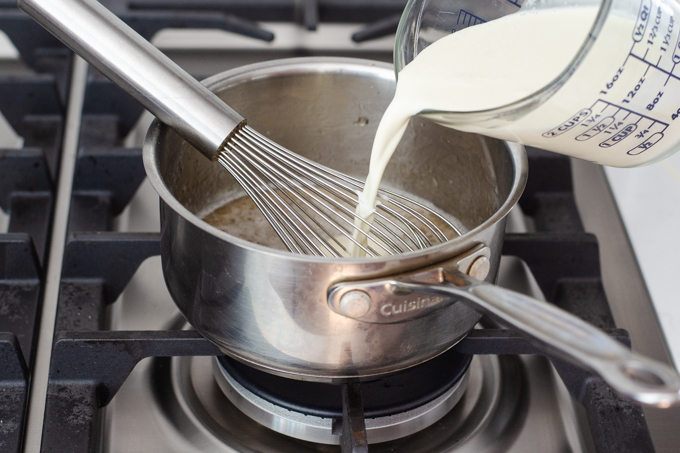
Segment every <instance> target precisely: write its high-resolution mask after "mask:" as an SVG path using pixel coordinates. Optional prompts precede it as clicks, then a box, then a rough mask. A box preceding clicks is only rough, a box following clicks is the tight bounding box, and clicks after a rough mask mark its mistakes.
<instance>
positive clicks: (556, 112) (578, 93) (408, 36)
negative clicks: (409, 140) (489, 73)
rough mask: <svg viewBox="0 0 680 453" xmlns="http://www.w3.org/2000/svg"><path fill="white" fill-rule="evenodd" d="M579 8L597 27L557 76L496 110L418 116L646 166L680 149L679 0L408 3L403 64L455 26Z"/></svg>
mask: <svg viewBox="0 0 680 453" xmlns="http://www.w3.org/2000/svg"><path fill="white" fill-rule="evenodd" d="M575 7H591V8H593V13H594V14H593V15H592V24H591V25H590V29H589V32H588V33H584V34H583V35H582V36H578V35H575V36H573V37H572V39H574V40H578V42H581V43H582V44H581V47H580V49H579V50H578V52H577V53H576V55H575V56H574V57H573V59H572V60H571V62H570V63H569V64H568V65H566V67H564V68H563V70H562V72H561V73H560V74H559V75H558V76H557V77H556V78H555V79H554V80H552V82H550V83H549V84H547V85H546V86H544V87H542V88H541V89H539V90H537V91H536V92H534V93H532V94H531V95H529V96H527V97H525V98H523V99H519V100H517V101H515V102H512V103H510V104H507V105H502V106H500V107H497V108H491V109H487V110H477V111H436V110H426V111H422V112H421V113H420V115H421V116H425V117H427V118H430V119H432V120H434V121H435V122H438V123H440V124H443V125H445V126H448V127H452V128H455V129H459V130H463V131H469V132H476V133H480V134H483V135H488V136H491V137H496V138H501V139H504V140H510V141H515V142H520V143H523V144H526V145H532V146H536V147H539V148H543V149H546V150H549V151H554V152H557V153H561V154H566V155H570V156H573V157H578V158H581V159H584V160H589V161H592V162H597V163H600V164H603V165H610V166H615V167H635V166H640V165H644V164H648V163H651V162H655V161H657V160H661V159H663V158H665V157H666V156H668V155H670V154H672V153H674V152H675V151H677V150H678V149H680V43H679V39H680V3H678V2H677V1H676V0H410V1H409V3H408V5H407V7H406V10H405V11H404V14H403V16H402V18H401V22H400V25H399V30H398V31H397V39H396V44H395V53H394V56H395V68H396V71H397V73H398V72H399V71H401V69H403V68H404V66H406V65H407V64H408V63H410V62H411V61H412V60H413V59H414V58H416V56H417V55H418V54H419V53H420V52H421V51H422V50H423V49H425V48H426V47H427V46H429V45H430V44H432V43H433V42H435V41H437V40H438V39H441V38H443V37H444V36H447V35H449V34H450V33H452V32H453V33H456V32H460V30H462V29H464V28H467V27H473V26H479V25H481V24H484V23H486V22H489V21H492V20H497V19H500V18H501V17H504V16H507V15H509V14H516V13H518V12H520V11H521V12H522V13H524V12H531V11H537V12H540V10H541V9H553V10H559V9H560V8H575ZM536 38H537V39H541V37H540V36H537V37H536ZM498 39H512V36H499V37H498ZM479 58H480V59H482V58H484V55H480V56H479ZM500 69H502V68H500ZM500 69H499V70H500ZM452 83H453V81H452Z"/></svg>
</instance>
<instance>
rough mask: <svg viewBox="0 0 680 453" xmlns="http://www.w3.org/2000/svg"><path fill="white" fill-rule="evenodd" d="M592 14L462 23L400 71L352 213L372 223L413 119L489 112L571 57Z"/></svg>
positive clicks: (576, 11)
mask: <svg viewBox="0 0 680 453" xmlns="http://www.w3.org/2000/svg"><path fill="white" fill-rule="evenodd" d="M596 13H597V8H595V7H593V8H571V9H561V10H547V11H544V12H530V13H517V14H513V15H509V16H506V17H503V18H501V19H498V20H494V21H491V22H487V23H485V24H481V25H477V26H474V27H470V28H465V29H463V30H461V31H459V32H456V33H454V34H451V35H449V36H447V37H445V38H443V39H440V40H439V41H437V42H435V43H433V44H432V45H430V46H429V47H427V48H426V49H425V50H423V51H422V52H421V53H420V54H418V56H417V57H416V58H415V59H414V60H413V61H412V62H411V63H410V64H408V65H407V66H406V67H405V68H404V69H403V70H402V71H401V72H400V73H399V79H398V83H397V88H396V93H395V95H394V99H393V100H392V102H391V103H390V105H389V106H388V108H387V110H386V111H385V114H384V116H383V118H382V120H381V122H380V125H379V126H378V131H377V133H376V136H375V141H374V142H373V149H372V153H371V161H370V170H369V174H368V178H367V179H366V185H365V187H364V191H363V193H361V195H360V197H359V206H358V207H357V214H358V215H359V216H361V217H364V218H367V219H369V220H370V218H371V216H372V213H373V210H374V209H375V202H376V195H377V193H378V186H379V185H380V180H381V179H382V176H383V173H384V171H385V167H386V166H387V164H388V162H389V160H390V158H391V157H392V154H393V153H394V150H395V148H396V147H397V145H398V144H399V141H400V140H401V137H402V135H403V134H404V132H405V130H406V127H407V126H408V122H409V119H410V118H411V117H412V116H414V115H416V114H418V113H420V112H422V111H424V110H440V111H458V112H461V111H475V110H484V109H490V108H494V107H500V106H502V105H506V104H509V103H511V102H514V101H517V100H520V99H522V98H524V97H526V96H528V95H530V94H532V93H534V92H536V91H538V90H539V89H541V88H543V87H544V86H546V85H548V84H549V83H550V82H551V81H553V80H554V79H555V78H556V77H557V76H558V75H559V74H560V73H561V72H562V71H563V70H564V69H565V67H566V66H567V65H568V64H569V62H570V61H571V60H572V59H573V58H574V56H575V55H576V53H577V51H578V49H579V47H580V46H581V44H582V40H581V39H574V37H575V36H586V34H587V32H588V30H589V29H590V27H591V25H592V22H593V19H594V17H595V15H596ZM561 119H562V118H560V120H561ZM355 238H357V239H360V238H361V237H360V236H359V237H358V236H356V235H355Z"/></svg>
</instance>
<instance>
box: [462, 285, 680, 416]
mask: <svg viewBox="0 0 680 453" xmlns="http://www.w3.org/2000/svg"><path fill="white" fill-rule="evenodd" d="M466 277H467V276H466ZM467 278H469V277H467ZM467 292H468V293H469V294H470V295H471V297H470V298H469V301H470V302H472V304H473V305H474V306H475V307H476V308H478V309H481V310H482V311H483V312H485V313H486V314H488V315H490V316H492V317H493V318H495V319H498V320H500V321H501V322H503V323H504V324H507V325H510V326H512V327H514V328H515V329H517V330H520V331H522V332H524V333H526V334H527V335H529V336H531V337H532V338H534V339H536V340H538V341H539V342H541V343H543V344H545V345H547V346H548V347H549V348H550V350H551V352H552V351H554V352H555V353H556V354H555V355H557V356H560V357H561V358H564V359H566V360H568V361H571V362H574V361H576V362H580V363H581V364H583V365H585V366H586V367H587V368H589V369H591V370H593V371H595V372H596V373H598V374H599V375H600V376H601V377H602V378H603V379H604V380H605V381H607V383H609V384H610V385H611V386H612V387H613V388H614V389H615V390H617V391H618V392H619V393H621V394H623V395H625V396H627V397H629V398H630V399H633V400H635V401H639V402H641V403H645V404H649V405H653V406H657V407H669V406H673V405H677V404H679V403H680V376H678V373H677V372H676V371H675V370H674V369H672V368H671V367H669V366H668V365H665V364H663V363H661V362H658V361H656V360H652V359H650V358H647V357H644V356H642V355H640V354H637V353H635V352H633V351H631V350H630V349H628V348H626V347H624V346H623V345H622V344H621V343H619V342H618V341H616V340H614V339H613V338H611V337H609V336H608V335H607V334H605V333H604V332H602V331H601V330H600V329H598V328H596V327H594V326H592V325H590V324H588V323H586V322H584V321H583V320H581V319H579V318H577V317H576V316H574V315H572V314H570V313H567V312H566V311H564V310H562V309H560V308H558V307H556V306H554V305H552V304H549V303H546V302H542V301H539V300H536V299H534V298H531V297H528V296H525V295H523V294H520V293H516V292H514V291H510V290H507V289H504V288H500V287H498V286H494V285H491V284H488V283H483V282H477V283H475V284H473V285H471V286H470V287H469V288H468V289H467Z"/></svg>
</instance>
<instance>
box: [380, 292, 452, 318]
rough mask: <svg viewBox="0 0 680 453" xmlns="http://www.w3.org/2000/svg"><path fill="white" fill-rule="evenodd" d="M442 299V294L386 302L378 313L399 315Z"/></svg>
mask: <svg viewBox="0 0 680 453" xmlns="http://www.w3.org/2000/svg"><path fill="white" fill-rule="evenodd" d="M443 301H444V298H443V297H442V296H428V297H419V298H417V299H415V300H405V301H403V302H397V303H392V302H388V303H386V304H383V305H382V306H381V307H380V314H381V315H383V316H385V317H389V316H392V315H400V314H404V313H408V312H411V311H416V310H422V309H424V308H429V307H432V306H434V305H437V304H439V303H441V302H443Z"/></svg>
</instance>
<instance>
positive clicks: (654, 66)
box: [630, 54, 680, 80]
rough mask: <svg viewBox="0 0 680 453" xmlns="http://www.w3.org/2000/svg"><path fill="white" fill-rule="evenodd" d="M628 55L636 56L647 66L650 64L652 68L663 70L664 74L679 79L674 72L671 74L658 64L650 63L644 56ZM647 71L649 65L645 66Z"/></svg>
mask: <svg viewBox="0 0 680 453" xmlns="http://www.w3.org/2000/svg"><path fill="white" fill-rule="evenodd" d="M630 55H631V56H632V57H634V58H637V59H638V60H640V61H641V62H643V63H646V64H647V65H648V66H651V67H653V68H655V69H657V70H659V71H661V72H663V73H664V74H667V75H668V76H669V77H673V78H674V79H677V80H680V77H678V76H676V75H675V74H673V73H671V72H668V71H666V70H665V69H663V68H660V67H659V66H657V65H655V64H653V63H650V62H649V61H647V60H645V59H644V58H640V57H638V56H637V55H635V54H630ZM645 55H646V54H645ZM647 71H649V67H648V68H647ZM647 71H645V74H647Z"/></svg>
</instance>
